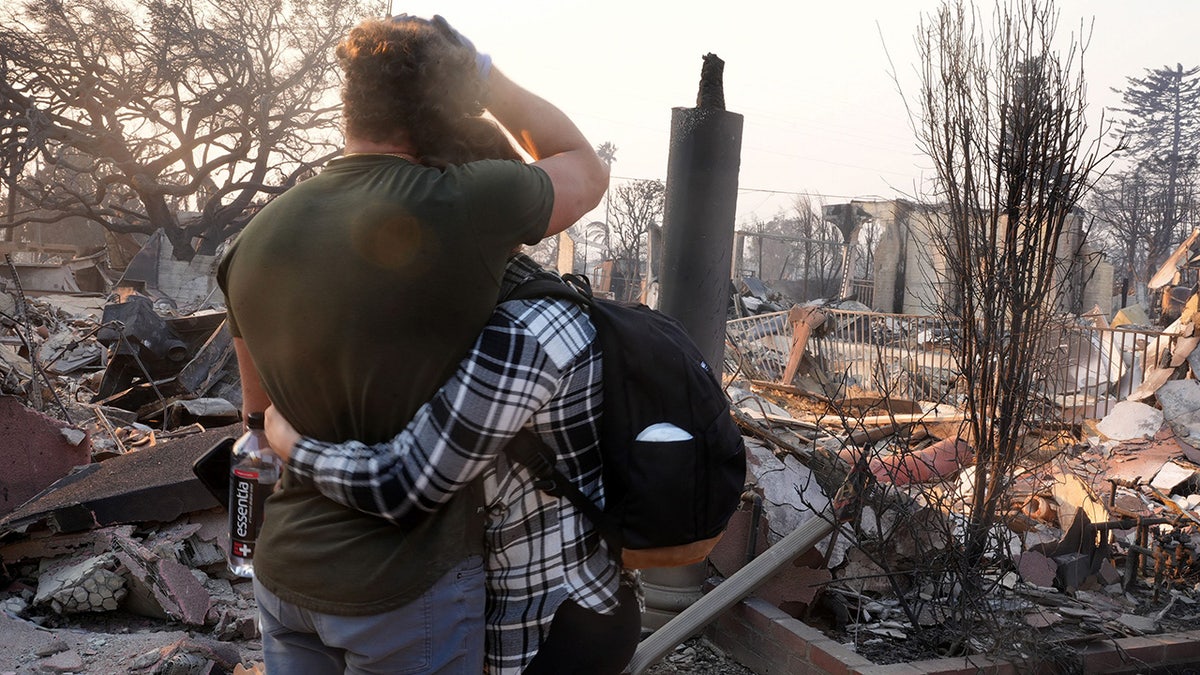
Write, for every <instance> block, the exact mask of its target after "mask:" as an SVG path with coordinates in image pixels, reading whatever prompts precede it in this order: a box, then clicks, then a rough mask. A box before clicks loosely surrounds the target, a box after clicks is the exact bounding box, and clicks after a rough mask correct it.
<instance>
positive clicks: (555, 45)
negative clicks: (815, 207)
mask: <svg viewBox="0 0 1200 675" xmlns="http://www.w3.org/2000/svg"><path fill="white" fill-rule="evenodd" d="M939 5H940V3H939V2H938V1H937V0H843V1H841V2H838V1H837V0H823V1H821V2H812V1H809V0H791V1H790V2H788V1H781V0H741V1H740V2H738V1H735V2H729V1H727V0H726V1H724V2H716V1H714V0H692V1H691V2H674V1H667V0H640V1H637V2H632V1H629V0H606V1H605V2H586V3H583V2H572V1H571V0H506V1H504V2H496V1H495V0H455V1H454V2H444V1H443V2H433V1H424V0H421V1H413V2H408V1H406V0H393V12H395V13H400V12H408V13H410V14H416V15H421V16H429V15H432V14H434V13H440V14H442V15H444V16H445V17H446V18H447V19H448V20H449V21H450V22H451V23H452V24H453V25H455V26H456V27H458V28H459V29H460V30H461V31H462V32H463V33H464V34H466V35H467V36H468V37H470V38H471V39H472V40H474V42H475V44H476V45H477V46H478V47H479V48H480V49H481V50H482V51H486V52H488V53H490V54H491V55H492V56H493V58H494V62H495V64H496V65H497V67H499V68H501V69H503V70H504V71H505V72H506V73H507V74H508V75H509V76H511V77H512V78H513V79H514V80H516V81H517V82H519V83H520V84H522V85H524V86H526V87H528V88H530V89H531V90H533V91H535V92H537V93H538V94H541V95H542V96H544V97H545V98H547V99H549V100H550V101H551V102H553V103H555V104H556V105H558V106H559V107H560V108H562V109H563V110H565V111H566V112H567V114H568V115H570V116H571V118H572V119H573V120H575V122H576V123H577V124H578V125H579V126H580V128H581V129H582V130H583V132H584V134H585V135H587V137H588V139H589V140H590V141H592V142H593V144H599V143H601V142H604V141H611V142H612V143H614V144H616V146H617V147H618V151H617V161H616V163H615V164H614V166H613V176H614V177H615V178H617V179H619V178H660V179H663V178H665V177H666V169H667V148H668V139H669V136H670V120H671V109H672V108H673V107H692V106H694V105H695V100H696V91H697V85H698V83H699V76H700V66H701V57H702V56H703V55H704V54H705V53H708V52H712V53H714V54H716V55H718V56H719V57H721V58H722V59H723V60H724V61H725V100H726V107H727V109H728V110H730V111H731V112H736V113H740V114H742V115H744V116H745V127H744V134H743V139H742V164H741V174H740V183H739V184H740V188H741V190H740V192H739V196H738V217H739V221H740V220H743V219H745V218H748V217H751V216H754V215H757V216H760V217H763V218H770V217H771V216H772V215H774V214H775V213H777V212H778V211H779V210H780V209H786V208H787V207H788V205H789V204H790V202H791V200H792V199H793V196H792V194H791V193H799V192H805V193H813V194H817V195H825V196H826V197H825V199H826V201H828V202H837V201H845V200H846V199H849V198H867V199H869V198H892V197H896V196H901V195H905V194H912V193H913V192H914V185H915V184H916V182H917V181H919V180H920V177H921V175H922V170H923V168H924V169H926V172H927V167H928V166H929V164H928V162H927V161H926V160H924V158H923V157H921V156H920V155H919V154H918V152H917V151H916V149H915V146H914V143H913V135H912V132H911V128H910V125H909V122H908V115H907V113H906V111H905V107H904V103H903V101H902V99H901V95H900V93H899V91H898V89H897V86H896V83H895V82H894V81H893V79H892V77H891V75H890V74H889V72H890V70H891V66H889V60H888V54H890V56H891V61H892V63H893V64H894V66H895V71H896V72H897V74H898V76H899V81H900V85H901V88H902V89H903V90H904V92H905V94H906V95H907V96H909V97H910V98H913V97H915V96H916V93H917V83H916V78H915V75H914V63H915V58H916V57H915V53H916V52H915V48H914V46H913V34H914V32H915V28H916V27H917V25H918V24H919V22H920V20H921V17H922V15H924V14H928V13H931V12H934V11H936V9H937V7H938V6H939ZM986 6H988V7H990V6H991V4H990V3H988V4H986ZM1058 8H1059V10H1060V12H1061V19H1060V23H1059V35H1060V37H1067V36H1069V35H1070V34H1071V33H1075V34H1077V35H1078V34H1079V32H1080V27H1081V23H1082V24H1084V25H1085V26H1087V27H1089V28H1090V30H1091V41H1090V45H1089V46H1088V50H1087V52H1086V54H1085V56H1084V60H1083V64H1084V70H1085V78H1086V81H1087V85H1088V91H1089V96H1090V98H1091V101H1092V105H1091V110H1090V115H1091V117H1092V119H1093V120H1096V121H1097V122H1098V120H1099V112H1100V110H1101V109H1102V108H1103V107H1104V106H1111V105H1115V104H1117V103H1118V102H1119V97H1118V96H1117V95H1116V94H1114V93H1112V92H1111V88H1112V87H1121V86H1124V84H1125V78H1126V77H1127V76H1131V75H1134V76H1139V75H1141V74H1142V73H1143V71H1144V69H1146V68H1157V67H1162V66H1164V65H1170V66H1172V67H1173V66H1174V65H1175V64H1176V63H1183V65H1184V67H1185V68H1187V67H1190V66H1194V65H1197V64H1200V40H1198V38H1197V32H1196V31H1197V27H1198V26H1200V0H1059V2H1058ZM885 46H886V50H885ZM1093 126H1097V125H1095V124H1094V125H1093ZM777 193H782V194H777Z"/></svg>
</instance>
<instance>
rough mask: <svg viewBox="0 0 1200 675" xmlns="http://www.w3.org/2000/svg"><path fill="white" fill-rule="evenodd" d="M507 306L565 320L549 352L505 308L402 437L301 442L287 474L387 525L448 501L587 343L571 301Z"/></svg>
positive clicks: (551, 392) (551, 391) (553, 387)
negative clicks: (381, 440)
mask: <svg viewBox="0 0 1200 675" xmlns="http://www.w3.org/2000/svg"><path fill="white" fill-rule="evenodd" d="M510 304H513V305H522V306H523V307H525V308H527V309H529V310H533V309H536V310H537V311H536V312H533V311H527V312H525V314H526V316H528V315H531V314H532V315H537V316H539V317H540V319H541V320H543V321H552V322H557V323H561V326H562V330H560V331H558V333H557V334H556V337H557V338H559V339H556V340H555V344H554V345H550V346H549V351H547V349H546V348H544V347H543V345H542V344H540V343H539V341H538V339H537V338H536V336H535V335H533V334H531V332H530V331H529V330H528V328H527V327H526V326H525V325H524V324H523V323H522V322H521V321H520V319H519V313H513V312H511V311H506V309H505V306H501V307H499V308H497V310H496V312H495V313H493V315H492V318H491V320H490V321H489V323H488V325H487V326H486V327H485V328H484V330H483V332H482V334H480V336H479V338H478V340H477V341H476V343H475V345H474V347H473V348H472V350H471V353H470V354H469V355H468V356H467V358H466V359H465V360H464V361H463V362H462V363H461V364H460V365H459V368H458V371H457V372H456V373H455V374H454V376H453V378H452V379H451V380H450V381H448V382H447V383H446V384H445V385H443V387H442V388H441V389H440V390H439V391H438V392H437V394H436V395H435V396H434V398H433V399H432V400H430V401H429V402H428V403H426V404H425V405H424V406H422V407H421V408H420V409H419V410H418V411H417V413H416V415H415V417H414V418H413V419H412V421H411V422H409V424H408V426H407V427H406V428H405V429H404V430H403V431H402V432H400V434H399V435H397V436H396V437H395V438H393V439H392V440H390V441H387V442H384V443H379V444H375V445H366V444H363V443H360V442H357V441H347V442H344V443H325V442H320V441H316V440H314V439H311V438H302V439H301V440H300V442H298V443H297V444H296V447H295V448H294V450H293V452H292V456H291V458H290V459H289V461H288V468H289V470H291V471H292V472H294V473H295V474H297V475H299V476H302V477H305V478H308V479H310V480H312V481H314V483H315V484H316V487H317V489H318V490H319V491H320V492H321V493H322V494H324V495H325V496H327V497H329V498H330V499H332V500H334V501H336V502H338V503H340V504H343V505H345V506H348V507H350V508H353V509H356V510H358V511H362V512H364V513H369V514H373V515H378V516H381V517H384V518H387V519H389V520H392V521H399V520H400V519H401V518H403V517H404V516H405V515H406V514H409V513H412V512H413V510H414V509H419V510H421V511H426V512H429V511H433V510H435V509H436V508H437V507H438V506H439V505H440V504H442V503H444V502H446V501H447V500H449V498H450V497H451V496H452V495H453V494H454V493H455V491H457V490H458V489H460V488H462V487H464V486H465V485H466V484H468V483H469V482H471V480H472V479H474V478H475V477H476V476H478V475H479V474H480V473H481V472H482V471H483V470H484V469H485V468H486V467H487V466H488V465H489V464H491V462H492V461H493V460H494V459H495V458H496V455H497V453H499V452H501V451H502V450H503V448H504V445H505V444H506V443H507V442H508V441H509V440H510V439H511V438H512V437H513V435H514V434H515V433H516V432H517V431H518V430H519V429H520V428H521V427H522V426H523V425H524V424H525V423H526V421H527V420H529V418H530V417H531V416H532V415H533V413H534V412H535V411H538V410H540V409H541V408H542V407H543V406H545V405H546V403H547V402H549V401H550V400H551V399H552V398H554V396H555V394H556V392H557V391H558V390H559V388H560V378H561V377H562V373H563V371H564V368H565V367H566V366H567V365H568V363H569V361H570V359H573V358H575V357H576V356H577V355H578V354H580V353H582V352H583V351H584V350H585V349H586V348H587V346H588V344H589V343H590V342H591V335H583V334H580V330H581V329H580V326H581V325H582V326H587V327H588V328H590V324H588V323H586V322H580V321H578V320H576V319H577V318H578V312H579V311H580V310H579V309H578V308H576V307H574V306H573V305H570V304H569V303H563V302H554V301H549V300H537V301H528V302H524V303H510ZM552 333H553V331H552ZM543 335H544V333H543Z"/></svg>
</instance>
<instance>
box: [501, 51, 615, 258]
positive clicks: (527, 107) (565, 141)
mask: <svg viewBox="0 0 1200 675" xmlns="http://www.w3.org/2000/svg"><path fill="white" fill-rule="evenodd" d="M488 85H489V93H488V106H487V108H488V111H489V112H491V113H492V115H493V116H494V117H495V118H496V120H497V121H498V122H500V124H501V125H503V126H504V128H505V129H507V130H508V132H509V133H511V134H512V135H513V137H514V138H516V139H517V142H518V143H520V144H521V147H523V148H524V149H525V151H526V152H528V153H529V154H530V155H531V156H532V157H533V158H534V159H535V160H536V161H535V162H534V165H535V166H538V167H541V168H542V170H544V171H545V172H546V174H547V175H549V176H550V183H551V184H552V185H553V186H554V210H553V211H552V212H551V213H550V226H549V227H548V228H547V229H546V236H550V235H553V234H558V233H559V232H562V231H563V230H565V229H567V228H568V227H570V226H571V225H573V224H575V222H577V221H578V220H579V219H580V218H582V217H583V216H584V215H585V214H587V212H588V211H591V210H592V209H594V208H596V205H597V204H599V203H600V199H601V198H602V197H603V196H604V191H605V190H607V189H608V167H607V166H606V165H605V164H604V162H602V161H600V157H598V156H597V155H596V151H595V150H594V149H593V148H592V146H591V144H590V143H588V140H587V139H586V138H584V136H583V133H581V132H580V131H579V129H578V128H577V127H576V126H575V124H574V123H573V122H572V121H571V120H570V119H569V118H568V117H567V116H566V115H565V114H564V113H563V112H562V111H561V110H559V109H558V108H556V107H554V105H552V104H551V103H550V102H548V101H546V100H545V99H543V98H541V97H539V96H537V95H536V94H534V93H532V92H530V91H528V90H526V89H523V88H522V87H521V86H520V85H518V84H516V83H515V82H513V81H512V80H510V79H508V77H506V76H505V75H504V73H502V72H500V71H499V70H497V69H496V68H492V69H491V75H490V76H489V78H488Z"/></svg>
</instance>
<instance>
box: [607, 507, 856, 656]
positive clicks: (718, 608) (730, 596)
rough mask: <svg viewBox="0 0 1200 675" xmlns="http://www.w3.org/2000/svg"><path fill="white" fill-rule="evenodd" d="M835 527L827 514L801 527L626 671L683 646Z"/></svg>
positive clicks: (650, 644)
mask: <svg viewBox="0 0 1200 675" xmlns="http://www.w3.org/2000/svg"><path fill="white" fill-rule="evenodd" d="M834 527H835V524H834V519H833V515H832V514H831V513H828V512H827V513H824V514H822V515H820V516H817V517H815V518H810V519H808V520H807V521H805V522H803V523H801V524H800V526H799V527H797V528H796V529H795V530H794V531H793V532H792V533H791V534H789V535H788V536H786V537H784V538H783V539H780V540H779V541H778V542H776V543H775V545H774V546H772V547H771V548H769V549H767V550H766V551H763V552H762V554H761V555H759V556H758V557H757V558H755V559H754V560H751V561H750V562H749V563H747V564H746V566H745V567H743V568H742V569H740V570H738V571H737V572H735V573H734V574H733V575H732V576H730V577H729V578H728V579H726V580H725V581H724V582H723V583H722V584H721V585H720V586H717V587H716V588H714V589H713V590H711V591H709V592H708V593H707V594H705V595H704V597H702V598H700V599H699V600H697V601H696V602H695V603H693V604H692V605H691V606H690V607H688V608H687V609H685V610H683V611H682V612H680V613H679V614H678V615H677V616H676V617H675V618H673V619H671V620H670V621H668V622H667V623H666V624H665V625H664V626H663V627H662V628H659V629H658V630H657V631H655V632H654V634H652V635H651V636H650V637H648V638H646V639H645V640H643V641H642V643H641V644H639V645H638V648H637V651H636V652H634V654H633V658H632V659H631V660H630V661H629V665H628V666H626V667H625V672H626V673H629V674H630V675H639V674H640V673H643V672H645V671H646V669H648V668H649V667H650V666H652V665H654V664H655V663H657V662H658V661H659V660H661V659H662V658H663V657H664V656H666V655H667V653H668V652H670V651H671V650H672V649H674V648H675V646H676V645H678V644H680V643H682V642H683V641H684V640H686V639H688V638H689V637H691V636H692V635H694V634H696V633H697V632H699V631H700V630H701V629H703V628H704V627H705V626H707V625H708V624H709V623H712V621H713V620H714V619H716V618H717V617H718V616H720V614H721V613H722V612H724V611H725V610H727V609H729V608H730V607H732V606H733V605H734V604H736V603H737V602H739V601H741V599H742V598H744V597H746V596H747V595H749V594H750V593H752V592H754V589H756V588H758V587H759V586H761V585H762V584H763V583H764V582H766V581H767V580H768V579H770V578H771V575H773V574H775V572H776V571H778V570H779V569H780V568H781V567H783V566H784V565H787V564H789V563H791V562H792V561H793V560H795V559H796V556H798V555H800V554H801V553H804V552H805V551H807V550H808V549H810V548H812V547H814V546H816V545H817V543H818V542H820V541H821V540H822V539H824V538H825V537H826V536H827V535H828V534H829V533H831V532H833V530H834Z"/></svg>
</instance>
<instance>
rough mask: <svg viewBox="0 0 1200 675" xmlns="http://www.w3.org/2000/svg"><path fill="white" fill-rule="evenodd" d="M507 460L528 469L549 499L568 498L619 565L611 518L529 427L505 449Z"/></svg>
mask: <svg viewBox="0 0 1200 675" xmlns="http://www.w3.org/2000/svg"><path fill="white" fill-rule="evenodd" d="M504 453H505V454H506V455H508V458H509V459H510V460H512V461H514V462H516V463H518V464H521V465H522V466H525V467H526V468H528V469H529V472H530V473H531V474H533V476H534V482H533V486H534V487H535V488H537V489H538V490H541V491H542V492H545V493H546V494H548V495H550V496H551V497H558V498H560V499H567V500H569V501H570V502H571V503H572V504H574V505H575V508H577V509H579V512H580V513H582V514H583V515H584V517H586V518H587V519H588V520H590V521H592V524H593V525H595V526H596V531H597V532H599V534H600V536H601V537H603V538H604V541H605V543H607V544H608V548H609V552H610V553H611V554H612V555H614V556H616V557H617V561H618V562H620V556H621V535H620V529H619V528H618V527H616V524H615V523H614V522H613V520H612V518H610V517H609V516H607V515H605V513H604V511H602V510H600V507H599V506H596V503H595V502H593V501H592V500H591V499H588V497H587V495H585V494H583V493H582V492H580V491H579V488H577V487H575V484H574V483H572V482H571V479H569V478H567V477H566V476H565V475H564V474H563V472H561V471H559V470H558V467H556V466H555V465H554V450H553V449H552V448H551V447H550V446H548V445H546V443H545V442H543V441H542V439H540V438H538V437H537V435H536V434H534V433H533V432H532V431H530V430H529V429H528V428H522V429H521V430H520V431H518V432H517V435H516V436H514V437H513V439H512V440H511V441H509V442H508V445H506V446H504Z"/></svg>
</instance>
